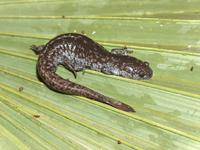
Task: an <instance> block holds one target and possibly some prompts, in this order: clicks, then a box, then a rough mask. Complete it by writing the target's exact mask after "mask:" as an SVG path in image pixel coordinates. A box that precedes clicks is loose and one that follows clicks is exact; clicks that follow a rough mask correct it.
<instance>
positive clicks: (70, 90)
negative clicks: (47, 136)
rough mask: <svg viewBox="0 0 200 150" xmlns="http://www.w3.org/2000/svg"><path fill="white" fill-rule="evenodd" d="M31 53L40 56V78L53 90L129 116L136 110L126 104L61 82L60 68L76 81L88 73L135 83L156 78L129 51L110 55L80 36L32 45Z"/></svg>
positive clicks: (64, 37) (65, 36)
mask: <svg viewBox="0 0 200 150" xmlns="http://www.w3.org/2000/svg"><path fill="white" fill-rule="evenodd" d="M31 49H32V50H34V52H35V53H36V54H37V55H39V57H38V61H37V66H36V68H37V74H38V76H39V78H40V79H41V80H42V81H43V82H44V83H45V84H46V85H47V87H49V88H50V89H52V90H54V91H57V92H60V93H64V94H69V95H77V96H83V97H87V98H89V99H92V100H96V101H99V102H101V103H105V104H108V105H110V106H112V107H115V108H117V109H120V110H123V111H127V112H135V110H134V109H133V108H132V107H131V106H129V105H127V104H124V103H122V102H119V101H116V100H114V99H112V98H110V97H107V96H104V95H103V94H101V93H99V92H96V91H94V90H92V89H90V88H87V87H85V86H83V85H79V84H76V83H74V82H72V81H70V80H69V79H64V78H62V77H61V76H59V75H58V74H57V73H56V70H57V67H58V66H59V65H62V66H64V67H65V68H66V69H67V70H69V71H71V72H72V73H73V74H74V76H75V78H76V76H77V72H79V71H83V70H85V69H91V70H95V71H99V72H102V73H105V74H109V75H116V76H122V77H125V78H130V79H136V80H141V79H149V78H151V77H152V74H153V71H152V69H151V68H150V66H149V63H148V62H143V61H141V60H139V59H137V58H135V57H131V56H129V55H128V50H127V48H116V49H113V50H111V52H109V51H107V50H106V49H105V48H104V47H103V46H102V45H100V44H98V43H97V42H95V41H93V40H92V39H90V38H89V37H87V36H85V35H82V34H78V33H66V34H61V35H59V36H57V37H55V38H53V39H51V40H50V41H49V42H48V43H47V44H45V45H40V46H36V45H32V46H31Z"/></svg>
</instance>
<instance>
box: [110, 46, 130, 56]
mask: <svg viewBox="0 0 200 150" xmlns="http://www.w3.org/2000/svg"><path fill="white" fill-rule="evenodd" d="M132 52H133V50H131V49H128V48H127V47H122V48H114V49H112V50H111V53H113V54H116V55H125V56H127V55H128V54H130V53H132Z"/></svg>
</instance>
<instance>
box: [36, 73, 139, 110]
mask: <svg viewBox="0 0 200 150" xmlns="http://www.w3.org/2000/svg"><path fill="white" fill-rule="evenodd" d="M38 74H39V76H40V77H41V78H42V80H43V81H44V82H45V84H46V85H47V86H48V87H49V88H50V89H53V90H55V91H58V92H61V93H65V94H70V95H77V96H84V97H87V98H90V99H93V100H96V101H98V102H101V103H105V104H108V105H110V106H112V107H115V108H117V109H120V110H123V111H127V112H135V110H134V109H133V108H132V107H130V106H129V105H126V104H124V103H121V102H119V101H115V100H113V99H111V98H109V97H106V96H104V95H102V94H100V93H98V92H95V91H93V90H91V89H89V88H87V87H85V86H82V85H79V84H76V83H73V82H71V81H69V80H65V79H63V78H62V77H60V76H59V75H57V74H56V73H54V72H52V71H49V70H46V71H44V70H39V71H38Z"/></svg>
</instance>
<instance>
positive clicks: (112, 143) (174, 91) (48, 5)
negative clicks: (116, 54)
mask: <svg viewBox="0 0 200 150" xmlns="http://www.w3.org/2000/svg"><path fill="white" fill-rule="evenodd" d="M199 5H200V2H199V1H198V0H190V1H181V0H176V1H173V2H171V1H169V0H160V1H151V0H142V1H136V0H135V1H131V0H130V1H129V0H126V1H119V0H115V1H114V0H103V1H97V0H95V1H92V0H86V1H82V0H81V1H78V0H73V1H70V0H69V1H62V0H57V1H54V0H40V1H34V0H28V1H24V0H12V1H3V0H2V1H1V2H0V115H1V117H0V131H1V132H0V149H4V150H7V149H14V150H16V149H37V150H38V149H78V150H79V149H91V150H95V149H103V150H104V149H108V150H111V149H116V150H118V149H119V150H120V149H123V150H125V149H148V150H150V149H159V150H160V149H163V150H164V149H172V150H174V149H176V150H179V149H180V150H193V149H194V150H198V149H200V111H199V110H200V109H199V108H200V95H199V93H200V78H199V74H200V53H199V49H200V37H199V33H200V21H199V14H200V10H199ZM68 32H79V33H85V34H87V35H88V36H89V37H91V38H92V39H94V40H96V41H98V42H99V43H101V44H103V45H104V46H105V47H106V48H107V49H108V50H110V49H112V48H113V47H123V46H127V47H130V48H132V49H133V50H134V53H133V54H132V55H133V56H135V57H138V58H140V59H142V60H146V61H148V62H150V64H151V66H152V68H153V71H154V76H153V78H152V79H150V80H147V81H135V80H130V79H125V78H121V77H116V76H108V75H104V74H102V73H98V72H94V71H90V70H86V71H85V72H84V73H81V72H80V73H78V78H77V79H74V78H73V75H72V74H71V73H69V72H68V71H66V70H65V69H64V68H62V67H60V68H59V70H58V74H60V75H61V76H63V77H64V78H69V79H70V80H72V81H74V82H76V83H79V84H82V85H85V86H88V87H90V88H91V89H94V90H96V91H99V92H101V93H103V94H104V95H107V96H110V97H113V98H114V99H117V100H120V101H122V102H124V103H127V104H129V105H131V106H133V107H134V108H135V109H136V111H137V112H136V113H126V112H123V111H120V110H116V109H114V108H112V107H110V106H107V105H104V104H101V103H98V102H95V101H91V100H89V99H86V98H83V97H78V96H69V95H63V94H59V93H56V92H53V91H51V90H49V89H48V88H47V87H46V86H44V84H43V83H41V82H40V81H39V80H38V79H37V77H36V73H35V70H36V68H35V65H36V60H37V56H35V55H34V53H33V52H32V51H31V50H30V45H33V44H36V45H39V44H44V43H46V42H47V41H48V40H49V39H51V38H52V37H54V36H56V35H58V34H60V33H68Z"/></svg>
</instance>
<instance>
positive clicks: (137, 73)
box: [118, 57, 153, 80]
mask: <svg viewBox="0 0 200 150" xmlns="http://www.w3.org/2000/svg"><path fill="white" fill-rule="evenodd" d="M118 67H119V74H118V75H119V76H122V77H125V78H131V79H134V80H145V79H150V78H151V77H152V75H153V71H152V69H151V68H150V67H149V63H148V62H143V61H141V60H138V59H136V58H134V57H127V58H126V60H124V61H123V63H119V65H118Z"/></svg>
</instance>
